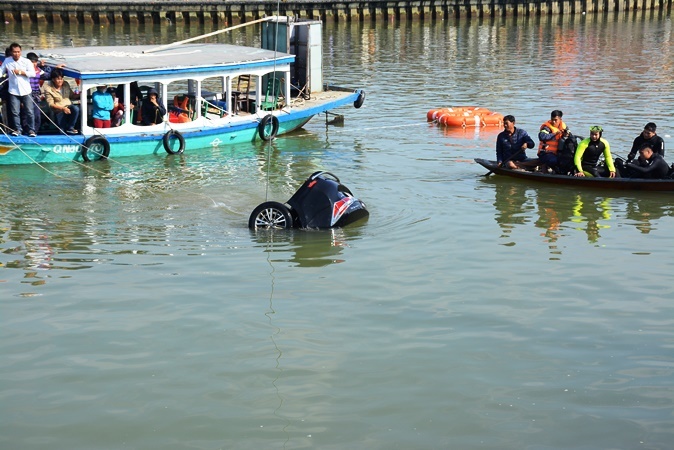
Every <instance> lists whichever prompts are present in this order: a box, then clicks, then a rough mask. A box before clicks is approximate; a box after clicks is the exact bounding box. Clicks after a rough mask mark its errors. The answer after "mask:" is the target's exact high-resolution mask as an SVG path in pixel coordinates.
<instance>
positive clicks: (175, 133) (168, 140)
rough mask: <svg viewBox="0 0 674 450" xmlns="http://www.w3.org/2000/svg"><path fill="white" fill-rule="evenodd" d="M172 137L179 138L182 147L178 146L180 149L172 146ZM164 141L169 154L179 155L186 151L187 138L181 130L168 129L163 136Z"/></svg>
mask: <svg viewBox="0 0 674 450" xmlns="http://www.w3.org/2000/svg"><path fill="white" fill-rule="evenodd" d="M172 137H173V138H176V139H178V142H180V147H178V150H174V149H173V148H172V147H171V138H172ZM162 142H163V143H164V150H166V153H168V154H169V155H178V154H180V153H182V152H184V151H185V138H184V137H183V135H182V134H180V131H176V130H169V131H167V132H166V134H165V135H164V137H163V138H162Z"/></svg>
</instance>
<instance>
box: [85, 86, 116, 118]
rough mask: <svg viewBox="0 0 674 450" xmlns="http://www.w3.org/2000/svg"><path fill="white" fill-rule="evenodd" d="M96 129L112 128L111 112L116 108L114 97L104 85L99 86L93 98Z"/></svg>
mask: <svg viewBox="0 0 674 450" xmlns="http://www.w3.org/2000/svg"><path fill="white" fill-rule="evenodd" d="M91 104H92V105H93V113H92V116H93V119H94V128H110V112H111V111H112V109H113V108H114V107H115V103H114V100H113V99H112V95H110V93H109V92H108V91H107V90H106V87H105V86H104V85H101V86H98V87H97V88H96V92H94V93H93V94H92V96H91Z"/></svg>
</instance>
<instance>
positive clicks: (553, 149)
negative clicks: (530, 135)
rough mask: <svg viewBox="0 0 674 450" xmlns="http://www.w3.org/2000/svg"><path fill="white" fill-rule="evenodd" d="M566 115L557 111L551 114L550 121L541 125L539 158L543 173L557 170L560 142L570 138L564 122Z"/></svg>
mask: <svg viewBox="0 0 674 450" xmlns="http://www.w3.org/2000/svg"><path fill="white" fill-rule="evenodd" d="M563 115H564V113H563V112H562V111H560V110H558V109H555V110H554V111H552V112H551V113H550V120H548V121H547V122H545V123H544V124H543V125H541V128H540V131H539V133H538V140H539V141H540V143H539V145H538V158H539V159H540V162H541V164H542V167H541V168H542V171H543V172H548V170H549V169H553V170H554V169H556V168H557V151H558V150H559V145H560V141H561V140H562V139H563V138H567V137H569V134H570V132H569V128H568V127H567V126H566V124H565V123H564V122H563V121H562V116H563Z"/></svg>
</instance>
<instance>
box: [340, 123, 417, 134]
mask: <svg viewBox="0 0 674 450" xmlns="http://www.w3.org/2000/svg"><path fill="white" fill-rule="evenodd" d="M423 125H428V122H420V123H416V122H412V123H402V124H398V125H389V126H383V127H381V126H379V127H367V128H360V129H361V130H365V131H369V130H385V129H392V128H404V127H413V126H419V127H420V126H423ZM347 132H350V130H337V131H334V132H333V133H347Z"/></svg>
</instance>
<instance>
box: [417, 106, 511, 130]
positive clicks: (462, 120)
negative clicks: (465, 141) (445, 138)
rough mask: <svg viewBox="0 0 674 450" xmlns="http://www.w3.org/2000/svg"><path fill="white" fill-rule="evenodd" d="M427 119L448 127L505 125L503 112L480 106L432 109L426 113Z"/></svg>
mask: <svg viewBox="0 0 674 450" xmlns="http://www.w3.org/2000/svg"><path fill="white" fill-rule="evenodd" d="M426 119H427V120H428V121H429V122H436V123H438V124H440V125H444V126H446V127H461V128H466V127H487V126H497V127H499V126H503V114H499V113H497V112H492V111H490V110H489V109H487V108H481V107H479V106H457V107H453V108H452V107H450V108H436V109H431V110H430V111H428V113H427V114H426Z"/></svg>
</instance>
